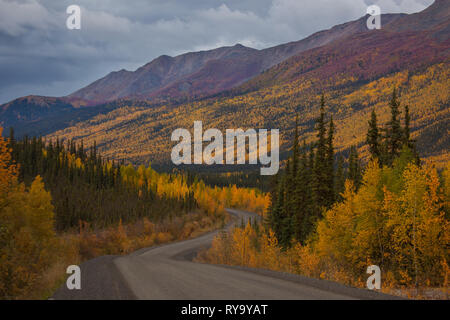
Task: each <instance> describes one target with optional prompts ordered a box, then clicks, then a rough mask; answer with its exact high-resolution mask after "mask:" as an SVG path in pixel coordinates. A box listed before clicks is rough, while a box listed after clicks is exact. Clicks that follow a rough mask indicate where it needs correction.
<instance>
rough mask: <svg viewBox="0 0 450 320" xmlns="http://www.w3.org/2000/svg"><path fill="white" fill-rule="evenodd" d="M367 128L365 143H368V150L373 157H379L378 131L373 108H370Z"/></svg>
mask: <svg viewBox="0 0 450 320" xmlns="http://www.w3.org/2000/svg"><path fill="white" fill-rule="evenodd" d="M368 123H369V130H368V132H367V138H366V143H367V144H368V145H369V151H370V154H371V155H372V158H373V159H375V158H376V159H380V155H381V151H380V133H379V130H378V125H377V115H376V113H375V109H373V110H372V114H371V117H370V120H369V121H368Z"/></svg>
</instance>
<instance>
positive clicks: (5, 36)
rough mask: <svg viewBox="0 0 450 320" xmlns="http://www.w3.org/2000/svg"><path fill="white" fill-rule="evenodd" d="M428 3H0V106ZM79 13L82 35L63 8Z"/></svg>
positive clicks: (396, 0) (144, 0)
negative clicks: (163, 61)
mask: <svg viewBox="0 0 450 320" xmlns="http://www.w3.org/2000/svg"><path fill="white" fill-rule="evenodd" d="M432 2H433V0H378V1H377V0H127V1H125V0H96V1H94V0H69V1H66V0H0V103H4V102H8V101H10V100H12V99H15V98H18V97H21V96H25V95H29V94H37V95H49V96H63V95H67V94H69V93H71V92H73V91H75V90H77V89H79V88H81V87H83V86H85V85H87V84H89V83H91V82H92V81H94V80H97V79H98V78H101V77H103V76H105V75H106V74H108V73H109V72H111V71H117V70H120V69H127V70H135V69H136V68H138V67H139V66H141V65H143V64H145V63H147V62H149V61H151V60H152V59H154V58H156V57H158V56H160V55H162V54H167V55H171V56H174V55H178V54H181V53H184V52H188V51H197V50H205V49H212V48H216V47H219V46H226V45H234V44H236V43H241V44H243V45H245V46H250V47H253V48H257V49H261V48H266V47H270V46H273V45H277V44H281V43H285V42H289V41H295V40H300V39H302V38H304V37H306V36H308V35H310V34H311V33H314V32H316V31H319V30H323V29H328V28H330V27H332V26H333V25H336V24H339V23H343V22H347V21H350V20H355V19H357V18H359V17H361V16H363V15H365V13H366V9H367V6H368V5H370V4H377V5H379V6H380V8H381V11H382V13H388V12H389V13H391V12H405V13H413V12H418V11H421V10H423V9H424V8H426V7H427V6H429V5H430V4H431V3H432ZM71 4H77V5H79V6H80V7H81V30H69V29H67V27H66V19H67V17H68V14H66V8H67V7H68V6H69V5H71Z"/></svg>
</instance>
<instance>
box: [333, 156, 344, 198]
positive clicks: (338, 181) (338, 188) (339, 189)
mask: <svg viewBox="0 0 450 320" xmlns="http://www.w3.org/2000/svg"><path fill="white" fill-rule="evenodd" d="M344 190H345V171H344V159H343V158H342V156H341V155H339V156H338V160H337V169H336V177H335V199H336V201H341V200H342V196H341V194H342V193H343V192H344Z"/></svg>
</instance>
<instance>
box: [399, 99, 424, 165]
mask: <svg viewBox="0 0 450 320" xmlns="http://www.w3.org/2000/svg"><path fill="white" fill-rule="evenodd" d="M410 122H411V117H410V115H409V106H408V105H405V126H404V128H403V145H405V146H407V147H408V148H409V149H410V150H411V152H412V153H413V155H414V157H415V158H416V161H415V162H416V164H417V165H419V164H420V157H419V153H418V152H417V148H416V143H415V140H413V139H411V130H410Z"/></svg>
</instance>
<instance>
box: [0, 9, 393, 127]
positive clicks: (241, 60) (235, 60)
mask: <svg viewBox="0 0 450 320" xmlns="http://www.w3.org/2000/svg"><path fill="white" fill-rule="evenodd" d="M401 16H402V15H401V14H386V15H383V21H384V22H386V23H388V22H391V21H395V20H396V19H398V18H400V17H401ZM359 32H367V28H366V17H362V18H360V19H358V20H355V21H350V22H347V23H344V24H340V25H337V26H334V27H332V28H330V29H329V30H323V31H319V32H316V33H314V34H312V35H310V36H309V37H307V38H305V39H302V40H299V41H293V42H290V43H286V44H281V45H278V46H275V47H271V48H267V49H263V50H256V49H252V48H248V47H244V46H242V45H240V44H237V45H235V46H232V47H221V48H217V49H213V50H207V51H199V52H189V53H185V54H181V55H179V56H176V57H170V56H167V55H163V56H160V57H158V58H156V59H154V60H153V61H150V62H149V63H147V64H145V65H143V66H142V67H140V68H138V69H137V70H136V71H127V70H124V69H122V70H120V71H114V72H111V73H109V74H108V75H106V76H105V77H103V78H101V79H99V80H97V81H94V82H93V83H91V84H89V85H87V86H86V87H84V88H81V89H79V90H77V91H76V92H74V93H72V94H70V95H68V96H66V97H59V98H54V97H42V96H28V97H23V98H18V99H15V100H13V101H11V102H9V103H6V104H4V105H2V106H0V123H1V124H2V125H3V126H5V127H9V126H14V127H15V128H16V131H17V132H18V133H28V134H47V133H49V132H51V131H54V130H56V129H60V128H64V127H65V126H66V125H58V126H57V127H55V126H52V129H50V130H49V128H48V123H49V121H48V119H52V121H51V122H60V121H57V120H58V119H60V118H61V117H63V118H64V119H69V118H74V119H77V118H78V114H79V113H80V112H79V111H77V112H72V111H74V110H72V109H76V108H79V107H85V106H98V105H103V104H104V103H105V102H114V101H115V100H118V99H119V100H123V99H126V100H149V102H150V103H152V104H154V103H160V102H161V101H162V102H167V101H174V102H180V101H183V100H184V101H186V100H192V99H195V98H199V97H205V96H208V95H211V94H216V93H220V92H223V91H224V90H228V89H231V88H234V87H236V86H238V85H240V84H242V83H244V82H245V81H247V80H249V79H252V78H254V77H255V76H258V75H259V74H260V73H261V72H263V71H265V70H268V69H269V68H271V67H273V66H275V65H277V64H278V63H280V62H282V61H284V60H286V59H288V58H290V57H292V56H294V55H296V54H298V53H300V52H303V51H305V50H308V49H311V48H316V47H319V46H322V45H325V44H327V43H330V42H332V41H334V40H336V39H341V38H344V37H346V36H349V35H353V34H356V33H359ZM55 101H58V104H57V103H55ZM60 104H64V105H65V106H66V108H65V109H64V110H61V108H60ZM72 107H73V108H72ZM6 110H8V111H6ZM96 110H98V113H101V112H102V108H93V109H92V110H89V114H90V115H92V114H95V112H96ZM61 111H63V112H61ZM82 113H83V112H82ZM84 118H85V117H83V116H82V117H81V118H80V119H84ZM41 120H43V122H42V123H39V122H40V121H41ZM55 120H56V121H55ZM66 122H67V121H66ZM19 127H20V128H19ZM26 127H30V130H27V128H26Z"/></svg>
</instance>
